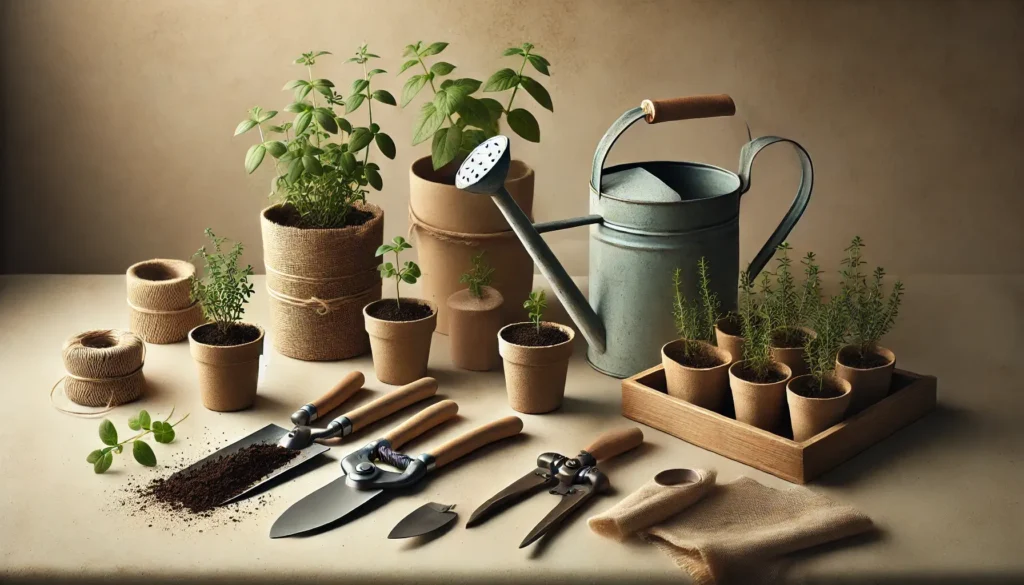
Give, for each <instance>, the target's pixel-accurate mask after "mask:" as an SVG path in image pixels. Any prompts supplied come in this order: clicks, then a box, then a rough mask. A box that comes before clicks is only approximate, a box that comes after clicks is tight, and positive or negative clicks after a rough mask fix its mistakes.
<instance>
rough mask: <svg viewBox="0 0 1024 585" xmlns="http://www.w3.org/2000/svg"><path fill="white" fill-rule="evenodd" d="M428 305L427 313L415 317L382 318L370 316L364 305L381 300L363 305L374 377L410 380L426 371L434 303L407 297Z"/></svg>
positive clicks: (386, 380) (397, 381) (387, 381)
mask: <svg viewBox="0 0 1024 585" xmlns="http://www.w3.org/2000/svg"><path fill="white" fill-rule="evenodd" d="M406 300H409V301H416V302H418V303H421V304H424V305H428V306H429V307H430V310H431V313H430V316H429V317H424V318H423V319H418V320H416V321H385V320H383V319H377V318H375V317H371V316H370V314H369V313H367V309H369V308H370V307H371V306H373V305H375V304H377V303H382V302H394V299H383V300H380V301H374V302H372V303H370V304H368V305H366V306H365V307H363V318H364V319H365V321H366V332H367V333H368V334H369V335H370V347H371V349H370V351H371V352H372V353H373V369H374V371H375V372H376V373H377V379H378V380H380V381H381V382H384V383H385V384H393V385H400V384H409V383H411V382H415V381H416V380H419V379H420V378H422V377H424V376H425V375H426V374H427V362H428V361H429V359H430V341H431V338H432V337H433V334H434V327H435V326H436V325H437V305H435V304H434V303H431V302H430V301H425V300H423V299H412V298H409V299H406Z"/></svg>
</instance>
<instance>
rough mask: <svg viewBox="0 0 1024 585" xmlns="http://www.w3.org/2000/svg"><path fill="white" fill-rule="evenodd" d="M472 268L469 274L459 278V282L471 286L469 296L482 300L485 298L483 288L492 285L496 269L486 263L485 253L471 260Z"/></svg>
mask: <svg viewBox="0 0 1024 585" xmlns="http://www.w3.org/2000/svg"><path fill="white" fill-rule="evenodd" d="M470 262H471V264H472V265H471V267H470V269H469V271H468V272H466V273H464V274H463V275H462V276H461V277H459V282H460V283H462V284H465V285H468V286H469V294H471V295H472V296H474V297H476V298H478V299H482V298H483V297H484V291H483V287H485V286H487V285H489V284H491V278H492V276H493V275H494V269H493V268H491V267H490V266H488V265H487V262H485V261H484V252H480V253H479V254H477V255H476V256H473V258H472V259H471V260H470Z"/></svg>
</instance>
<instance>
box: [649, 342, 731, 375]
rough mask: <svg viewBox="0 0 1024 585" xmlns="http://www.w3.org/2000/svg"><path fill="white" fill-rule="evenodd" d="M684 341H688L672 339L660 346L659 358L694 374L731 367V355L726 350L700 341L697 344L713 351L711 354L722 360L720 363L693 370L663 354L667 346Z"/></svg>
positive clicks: (691, 367) (693, 368)
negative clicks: (694, 372) (692, 371)
mask: <svg viewBox="0 0 1024 585" xmlns="http://www.w3.org/2000/svg"><path fill="white" fill-rule="evenodd" d="M684 341H688V340H686V339H673V340H672V341H670V342H668V343H666V344H665V345H663V346H661V357H663V358H665V359H667V360H671V361H672V362H673V363H675V364H676V365H678V366H679V367H680V368H686V369H687V370H694V371H696V372H706V371H708V370H714V369H717V368H721V367H727V366H728V367H731V366H729V364H730V363H732V354H731V353H729V351H728V350H726V349H722V348H721V347H718V346H717V345H712V344H710V343H708V342H706V341H700V342H698V343H701V344H703V345H706V346H707V347H708V348H710V349H711V350H713V353H714V354H716V357H717V358H718V359H720V360H722V363H720V364H718V365H715V366H708V367H706V368H695V367H693V366H687V365H684V364H681V363H679V362H678V361H677V360H674V359H672V358H671V357H669V355H668V354H666V353H665V348H667V347H668V346H670V345H675V344H677V343H682V342H684Z"/></svg>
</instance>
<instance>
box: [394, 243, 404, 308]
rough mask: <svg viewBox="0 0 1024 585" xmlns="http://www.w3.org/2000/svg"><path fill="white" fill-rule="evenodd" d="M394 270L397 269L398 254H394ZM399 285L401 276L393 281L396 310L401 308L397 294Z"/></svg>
mask: <svg viewBox="0 0 1024 585" xmlns="http://www.w3.org/2000/svg"><path fill="white" fill-rule="evenodd" d="M395 269H396V270H398V269H399V264H398V252H395ZM401 284H402V277H401V274H399V277H398V278H396V279H395V306H396V307H398V308H402V301H401V300H399V294H398V287H399V285H401Z"/></svg>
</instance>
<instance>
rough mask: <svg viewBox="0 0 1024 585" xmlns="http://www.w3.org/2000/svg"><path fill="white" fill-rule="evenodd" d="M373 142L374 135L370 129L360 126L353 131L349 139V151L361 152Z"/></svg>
mask: <svg viewBox="0 0 1024 585" xmlns="http://www.w3.org/2000/svg"><path fill="white" fill-rule="evenodd" d="M372 140H373V133H372V132H370V129H369V128H365V127H363V126H360V127H358V128H353V129H352V134H351V135H350V136H349V139H348V151H349V152H359V151H360V150H362V149H364V148H366V147H367V146H368V145H369V144H370V142H371V141H372Z"/></svg>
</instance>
